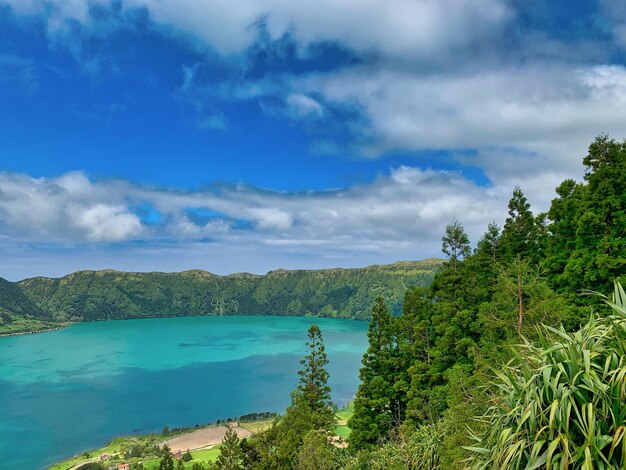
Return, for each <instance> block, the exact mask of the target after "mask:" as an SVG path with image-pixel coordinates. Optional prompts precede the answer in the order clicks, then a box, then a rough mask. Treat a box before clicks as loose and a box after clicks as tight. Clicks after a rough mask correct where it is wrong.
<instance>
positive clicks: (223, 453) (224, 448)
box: [215, 428, 243, 470]
mask: <svg viewBox="0 0 626 470" xmlns="http://www.w3.org/2000/svg"><path fill="white" fill-rule="evenodd" d="M242 457H243V456H242V453H241V449H240V447H239V437H238V436H237V433H236V432H235V430H234V429H231V428H228V430H227V431H226V434H224V439H222V445H221V446H220V455H219V456H218V457H217V460H216V462H215V464H216V466H217V468H219V469H223V470H240V469H243V467H242V466H241V461H242Z"/></svg>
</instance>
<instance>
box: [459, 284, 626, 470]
mask: <svg viewBox="0 0 626 470" xmlns="http://www.w3.org/2000/svg"><path fill="white" fill-rule="evenodd" d="M607 303H608V304H609V305H610V306H611V307H612V308H613V314H612V315H609V316H607V317H605V318H598V317H592V318H591V320H590V321H589V322H588V323H587V324H586V325H584V326H583V327H582V328H581V329H580V330H579V331H577V332H575V333H566V332H565V330H564V329H563V328H562V327H561V328H558V329H557V328H550V327H544V329H543V333H542V334H540V337H539V341H538V345H537V346H535V345H533V344H530V343H529V342H526V343H525V344H524V345H523V346H521V347H519V348H518V350H517V351H516V356H515V358H514V359H513V360H512V361H511V362H510V363H509V364H508V365H507V366H506V367H505V368H503V370H501V371H496V374H497V375H498V378H499V380H498V382H497V384H496V386H497V389H498V392H497V393H496V394H495V395H494V398H493V404H492V406H491V407H490V408H489V410H488V411H487V413H486V414H485V415H484V416H483V418H482V419H483V420H484V421H485V424H486V425H487V429H488V430H487V431H486V433H485V434H483V435H482V436H481V437H480V438H477V440H478V442H479V443H478V445H477V446H476V447H473V448H471V450H473V451H474V452H476V456H475V457H474V466H475V468H511V469H520V468H524V469H530V468H549V469H552V468H555V469H556V468H588V469H591V468H597V469H609V468H611V469H613V468H626V443H625V442H624V434H625V427H624V424H625V423H626V381H625V377H626V294H625V293H624V290H623V289H622V287H621V285H619V284H618V283H616V284H615V292H614V295H613V299H612V301H608V300H607Z"/></svg>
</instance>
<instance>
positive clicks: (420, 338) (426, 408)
mask: <svg viewBox="0 0 626 470" xmlns="http://www.w3.org/2000/svg"><path fill="white" fill-rule="evenodd" d="M433 310H434V305H433V302H432V299H431V298H429V296H428V291H427V290H426V289H425V288H413V289H409V290H408V291H407V293H406V295H405V296H404V303H403V305H402V317H401V318H400V321H401V323H402V324H406V325H407V327H406V329H407V335H408V336H409V340H408V341H407V342H406V345H405V346H404V347H405V348H406V352H405V355H406V356H407V358H408V360H407V362H408V364H407V374H408V380H409V382H410V386H409V387H408V389H407V396H406V401H407V405H406V407H407V410H406V422H405V425H406V426H409V427H415V426H416V425H417V424H418V423H420V422H422V421H424V420H427V419H430V420H432V419H433V416H434V413H433V410H431V409H430V405H429V400H428V391H429V390H430V387H431V385H432V376H431V366H432V363H433V357H432V349H433V347H434V345H435V339H436V335H435V330H434V325H433V318H432V317H433Z"/></svg>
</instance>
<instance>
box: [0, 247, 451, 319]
mask: <svg viewBox="0 0 626 470" xmlns="http://www.w3.org/2000/svg"><path fill="white" fill-rule="evenodd" d="M441 263H442V261H441V260H438V259H428V260H423V261H403V262H399V263H394V264H390V265H377V266H368V267H365V268H355V269H325V270H297V271H287V270H282V269H279V270H276V271H271V272H269V273H268V274H266V275H255V274H249V273H240V274H232V275H228V276H218V275H215V274H211V273H209V272H205V271H199V270H193V271H185V272H182V273H128V272H119V271H112V270H105V271H80V272H76V273H73V274H69V275H67V276H64V277H62V278H46V277H35V278H30V279H25V280H23V281H20V282H18V283H10V282H8V281H4V280H3V282H2V284H0V289H4V290H3V291H0V309H4V310H7V311H8V312H10V313H11V314H12V315H13V317H26V316H29V317H35V318H42V319H48V320H55V321H67V320H71V321H94V320H114V319H129V318H147V317H173V316H189V315H237V314H241V315H244V314H245V315H260V314H269V315H319V316H324V317H340V318H359V319H364V318H368V317H369V311H370V308H371V304H372V302H373V300H374V299H375V298H376V297H377V296H379V295H382V296H384V297H385V299H386V300H387V302H388V303H389V305H391V306H392V308H395V309H396V310H397V311H399V310H400V308H401V302H402V298H403V296H404V293H405V291H406V289H407V288H409V287H412V286H426V285H428V284H430V282H431V281H432V279H433V276H434V275H435V273H436V271H437V270H438V269H439V268H440V267H441ZM5 291H6V292H7V294H6V295H3V293H4V292H5ZM0 311H3V310H0Z"/></svg>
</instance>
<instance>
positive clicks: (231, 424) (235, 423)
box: [228, 421, 239, 428]
mask: <svg viewBox="0 0 626 470" xmlns="http://www.w3.org/2000/svg"><path fill="white" fill-rule="evenodd" d="M237 426H239V423H238V422H237V421H231V422H230V423H228V427H229V428H236V427H237Z"/></svg>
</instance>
